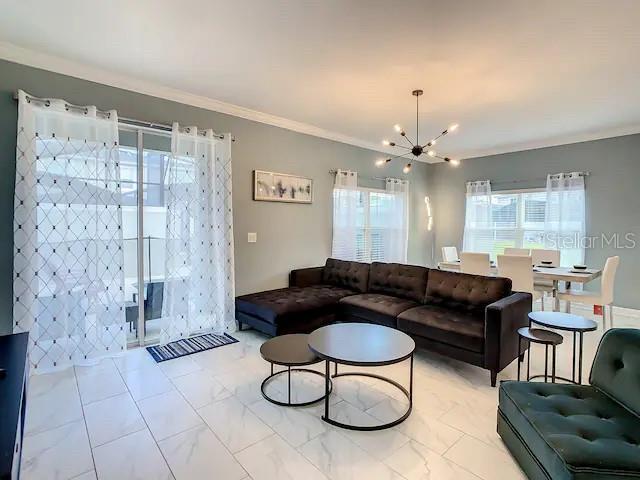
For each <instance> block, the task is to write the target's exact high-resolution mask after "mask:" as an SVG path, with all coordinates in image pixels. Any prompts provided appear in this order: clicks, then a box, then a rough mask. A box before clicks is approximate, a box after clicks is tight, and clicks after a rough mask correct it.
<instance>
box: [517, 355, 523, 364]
mask: <svg viewBox="0 0 640 480" xmlns="http://www.w3.org/2000/svg"><path fill="white" fill-rule="evenodd" d="M518 362H520V363H522V362H524V353H521V354H520V355H518Z"/></svg>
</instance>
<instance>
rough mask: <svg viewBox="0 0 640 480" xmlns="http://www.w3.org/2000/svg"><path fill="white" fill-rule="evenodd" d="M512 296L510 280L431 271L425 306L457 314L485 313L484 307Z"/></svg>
mask: <svg viewBox="0 0 640 480" xmlns="http://www.w3.org/2000/svg"><path fill="white" fill-rule="evenodd" d="M509 295H511V280H509V279H508V278H502V277H483V276H482V275H469V274H466V273H457V272H445V271H443V270H435V269H433V270H431V271H430V272H429V278H428V280H427V295H426V297H425V303H427V304H430V305H437V306H441V307H446V308H452V309H455V310H459V311H467V312H474V313H477V314H480V313H484V309H485V307H486V306H487V305H489V304H491V303H493V302H497V301H498V300H500V299H501V298H504V297H508V296H509Z"/></svg>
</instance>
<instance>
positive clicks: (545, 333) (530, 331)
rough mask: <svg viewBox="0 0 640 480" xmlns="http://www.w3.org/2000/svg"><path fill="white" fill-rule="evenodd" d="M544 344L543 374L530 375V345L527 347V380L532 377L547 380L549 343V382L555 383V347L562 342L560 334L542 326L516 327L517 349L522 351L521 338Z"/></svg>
mask: <svg viewBox="0 0 640 480" xmlns="http://www.w3.org/2000/svg"><path fill="white" fill-rule="evenodd" d="M523 339H524V340H526V341H527V342H529V343H539V344H541V345H544V375H534V376H533V377H532V376H531V346H529V348H528V349H527V382H528V381H530V380H533V379H534V378H543V377H544V381H545V383H546V382H547V378H548V376H549V375H548V373H549V345H551V383H556V347H557V346H558V345H560V344H561V343H562V335H560V334H558V333H556V332H552V331H551V330H545V329H543V328H531V327H522V328H519V329H518V351H519V352H521V351H522V345H521V343H522V340H523ZM518 381H520V362H518Z"/></svg>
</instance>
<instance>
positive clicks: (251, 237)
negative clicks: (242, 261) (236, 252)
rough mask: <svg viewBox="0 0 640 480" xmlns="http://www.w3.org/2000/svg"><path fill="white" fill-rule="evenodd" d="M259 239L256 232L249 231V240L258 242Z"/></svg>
mask: <svg viewBox="0 0 640 480" xmlns="http://www.w3.org/2000/svg"><path fill="white" fill-rule="evenodd" d="M257 241H258V234H257V233H256V232H249V233H247V242H249V243H256V242H257Z"/></svg>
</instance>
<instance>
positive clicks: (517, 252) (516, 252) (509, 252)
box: [504, 247, 531, 257]
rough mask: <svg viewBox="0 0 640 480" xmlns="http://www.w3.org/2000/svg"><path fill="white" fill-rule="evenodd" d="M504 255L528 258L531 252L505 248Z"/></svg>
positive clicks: (523, 249)
mask: <svg viewBox="0 0 640 480" xmlns="http://www.w3.org/2000/svg"><path fill="white" fill-rule="evenodd" d="M504 254H505V255H517V256H519V257H528V256H530V255H531V250H529V249H528V248H513V247H506V248H505V249H504Z"/></svg>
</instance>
